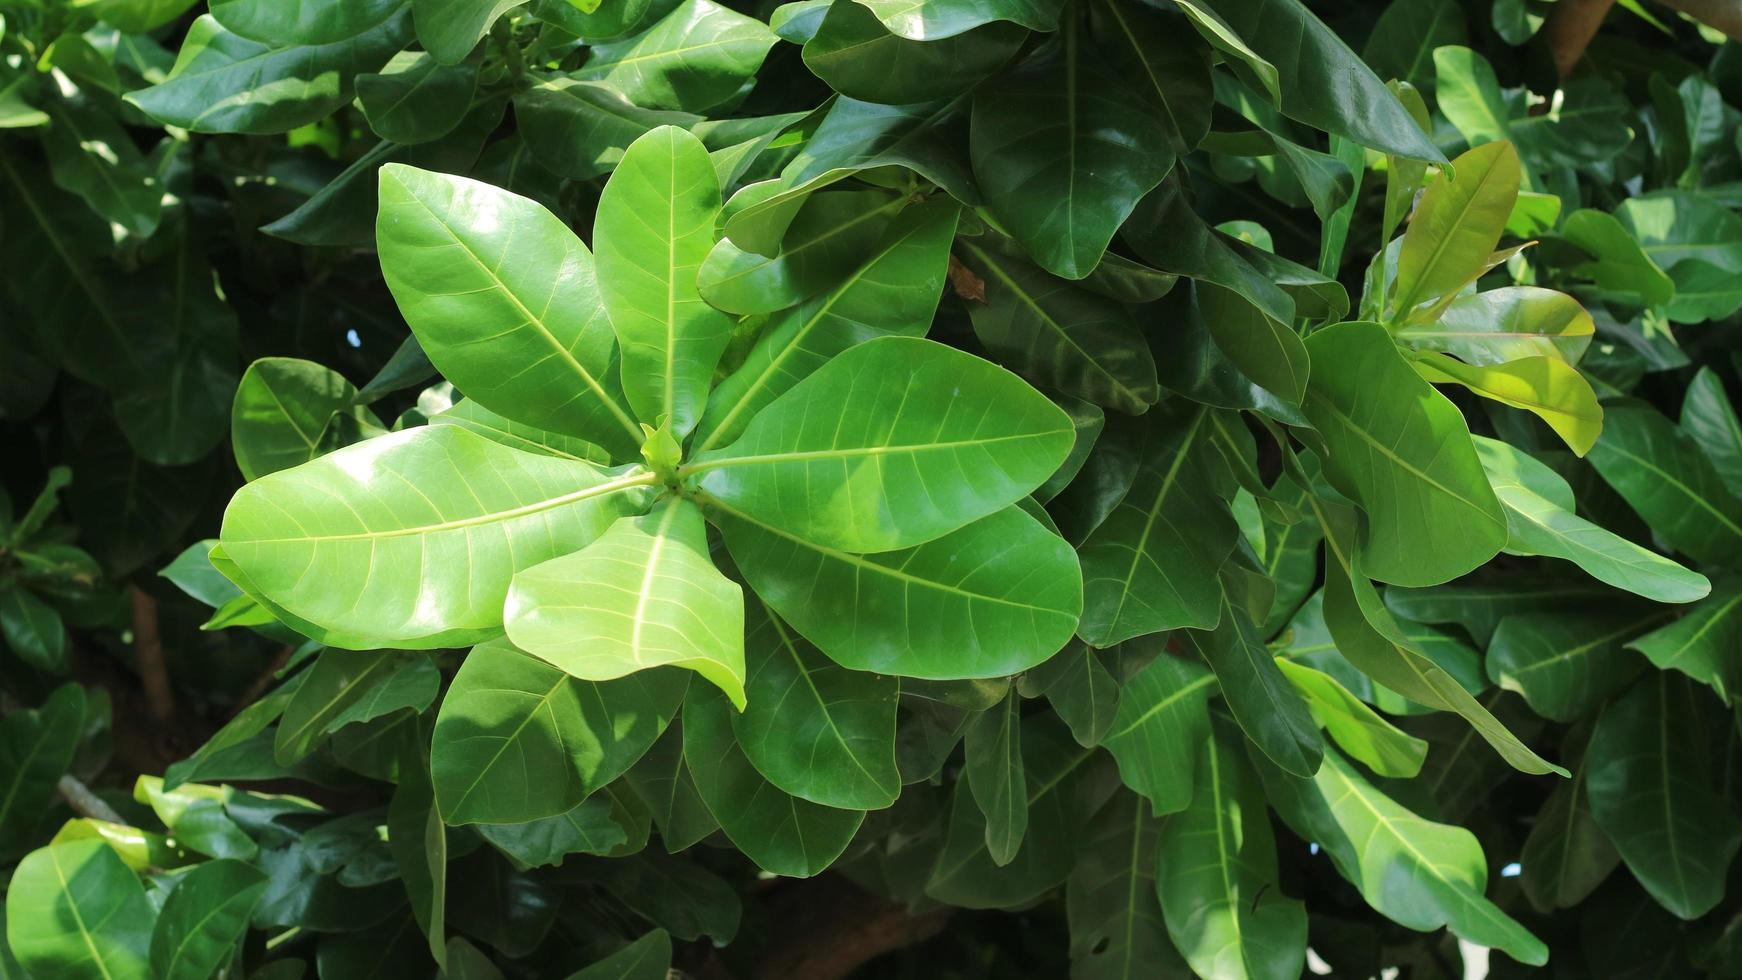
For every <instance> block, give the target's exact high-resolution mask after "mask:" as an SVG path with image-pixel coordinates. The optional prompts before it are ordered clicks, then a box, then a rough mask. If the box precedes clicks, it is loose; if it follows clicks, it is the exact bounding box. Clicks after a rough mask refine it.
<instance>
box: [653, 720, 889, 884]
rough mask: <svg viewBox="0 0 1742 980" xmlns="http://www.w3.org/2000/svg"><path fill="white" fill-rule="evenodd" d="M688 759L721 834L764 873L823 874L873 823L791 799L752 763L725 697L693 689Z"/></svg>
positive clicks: (858, 814)
mask: <svg viewBox="0 0 1742 980" xmlns="http://www.w3.org/2000/svg"><path fill="white" fill-rule="evenodd" d="M683 715H684V717H683V735H684V740H683V752H684V761H685V763H686V764H687V765H688V767H689V771H690V775H691V776H692V777H693V778H694V779H695V786H696V791H697V793H698V794H700V796H701V798H702V801H703V802H704V803H705V804H707V807H708V810H709V812H711V813H712V814H713V815H714V819H715V820H718V821H719V822H720V829H721V830H723V831H725V833H726V836H727V837H728V838H729V839H730V840H731V841H732V843H733V844H734V845H736V846H737V848H738V849H739V850H741V851H743V852H744V855H745V856H746V857H748V858H749V859H750V860H752V861H754V862H755V863H756V866H757V867H759V868H761V869H763V870H764V871H768V872H771V873H773V874H777V875H786V876H789V877H795V878H809V877H811V876H812V875H816V874H820V873H821V872H822V871H823V870H825V869H826V868H828V866H829V865H831V864H833V863H834V862H835V859H836V858H838V857H840V856H841V852H842V851H844V850H846V848H847V845H848V844H849V843H851V841H852V839H853V835H854V834H855V833H857V832H858V830H859V825H860V824H861V823H862V822H864V820H865V813H864V811H862V810H838V809H835V808H833V807H826V806H822V805H820V804H816V803H811V802H808V801H806V800H801V799H798V798H797V797H793V796H788V795H787V794H785V793H782V792H781V791H780V790H778V789H775V788H774V786H773V785H771V784H770V783H769V782H768V781H767V780H765V779H763V778H762V775H761V774H760V773H758V772H757V771H756V767H755V766H753V765H751V764H750V760H749V759H748V758H746V757H745V755H744V752H743V750H742V749H740V748H739V747H738V742H737V740H736V739H735V738H734V737H733V735H732V717H731V716H732V709H731V707H730V705H729V704H728V703H727V702H726V700H725V699H724V698H722V697H720V696H719V695H718V694H717V693H715V692H713V691H711V690H709V689H707V688H702V687H697V688H693V689H692V690H691V693H690V696H689V697H688V698H686V699H685V700H684V712H683Z"/></svg>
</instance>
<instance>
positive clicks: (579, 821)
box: [478, 784, 652, 868]
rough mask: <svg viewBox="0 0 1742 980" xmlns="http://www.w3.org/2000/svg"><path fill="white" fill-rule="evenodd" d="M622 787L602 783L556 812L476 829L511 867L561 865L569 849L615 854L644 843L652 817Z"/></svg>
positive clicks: (486, 825) (581, 852)
mask: <svg viewBox="0 0 1742 980" xmlns="http://www.w3.org/2000/svg"><path fill="white" fill-rule="evenodd" d="M639 804H640V800H639V799H637V798H636V797H635V796H634V795H633V794H632V793H631V792H630V791H629V790H628V788H627V787H621V785H620V784H619V786H612V787H607V788H606V789H605V791H604V792H600V793H594V794H593V795H592V796H589V797H587V798H586V799H584V800H582V801H581V802H580V803H578V804H576V805H575V806H573V807H571V808H570V809H568V810H565V811H564V812H562V813H559V814H557V815H556V816H554V817H543V818H540V819H538V820H530V821H527V822H526V823H487V824H479V825H478V833H479V834H481V835H482V836H483V837H484V839H485V840H487V841H489V842H490V843H491V844H492V845H494V846H495V848H496V849H497V850H499V851H501V852H502V853H504V854H506V855H508V856H509V858H510V859H512V860H513V861H514V863H515V866H516V867H527V868H537V867H544V866H546V865H559V866H560V865H561V864H562V863H563V861H564V859H565V858H567V857H568V856H569V855H570V854H598V855H603V856H617V855H619V854H622V853H633V852H634V851H639V850H641V849H642V848H643V847H645V846H646V845H647V836H648V833H649V831H650V829H651V823H652V821H651V820H650V819H649V816H650V815H649V814H648V813H647V812H646V810H645V809H643V808H642V807H641V806H640V805H639Z"/></svg>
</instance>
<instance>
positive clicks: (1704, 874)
mask: <svg viewBox="0 0 1742 980" xmlns="http://www.w3.org/2000/svg"><path fill="white" fill-rule="evenodd" d="M1696 690H1697V689H1696V688H1694V687H1693V685H1692V684H1691V683H1690V682H1689V681H1687V680H1686V679H1684V678H1678V677H1676V676H1674V675H1672V674H1669V673H1667V672H1655V671H1654V672H1650V673H1648V674H1647V675H1646V676H1645V677H1643V678H1642V679H1641V680H1640V681H1639V683H1638V684H1635V685H1634V686H1633V687H1632V689H1630V690H1629V691H1628V692H1627V693H1626V694H1623V695H1622V696H1621V697H1619V698H1617V699H1615V700H1614V701H1612V702H1610V704H1609V705H1608V707H1606V708H1604V709H1603V714H1602V716H1601V717H1599V718H1598V719H1597V727H1596V730H1595V731H1593V732H1592V733H1591V745H1590V748H1589V749H1587V750H1586V754H1585V760H1586V761H1585V764H1586V766H1588V767H1589V771H1588V775H1587V777H1586V778H1587V780H1588V782H1587V784H1586V785H1587V790H1588V792H1589V793H1590V799H1591V815H1592V816H1593V817H1595V818H1596V821H1597V826H1599V827H1601V828H1602V829H1603V832H1604V833H1605V834H1607V835H1608V837H1609V839H1610V840H1611V841H1614V843H1615V848H1616V850H1618V851H1620V852H1621V859H1622V860H1623V861H1625V862H1627V867H1628V869H1629V870H1631V871H1632V872H1633V876H1634V878H1636V879H1638V881H1639V883H1640V884H1641V885H1643V886H1644V887H1645V890H1646V891H1648V892H1650V893H1651V897H1652V898H1654V899H1656V900H1657V903H1658V904H1659V905H1662V906H1663V907H1664V908H1666V909H1668V910H1669V911H1670V912H1672V913H1674V914H1675V915H1677V916H1679V917H1680V918H1683V919H1694V918H1698V917H1699V916H1701V915H1704V914H1705V913H1707V912H1709V911H1711V909H1712V908H1713V906H1715V905H1717V904H1718V902H1719V901H1720V900H1722V899H1723V897H1724V890H1725V880H1726V878H1727V876H1728V872H1729V867H1730V862H1731V860H1732V859H1734V858H1735V856H1736V849H1737V847H1738V846H1742V821H1738V820H1737V818H1736V815H1735V814H1734V813H1733V812H1731V809H1730V805H1729V804H1728V803H1727V802H1726V801H1725V800H1724V799H1723V798H1722V797H1720V796H1719V795H1718V793H1717V791H1716V789H1715V787H1714V785H1713V782H1712V776H1711V772H1710V767H1709V765H1708V763H1707V756H1706V747H1707V744H1708V740H1707V739H1706V738H1705V737H1704V735H1703V731H1702V725H1701V724H1700V721H1699V719H1700V717H1701V714H1702V712H1703V710H1704V705H1703V704H1702V703H1701V702H1700V701H1699V700H1697V699H1696V697H1695V692H1696Z"/></svg>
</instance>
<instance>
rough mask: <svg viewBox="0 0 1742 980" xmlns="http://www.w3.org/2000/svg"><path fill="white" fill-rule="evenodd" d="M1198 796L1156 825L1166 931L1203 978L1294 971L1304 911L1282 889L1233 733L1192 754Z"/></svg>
mask: <svg viewBox="0 0 1742 980" xmlns="http://www.w3.org/2000/svg"><path fill="white" fill-rule="evenodd" d="M1198 756H1199V758H1198V762H1197V779H1196V785H1195V794H1196V798H1197V801H1198V805H1197V806H1193V807H1188V808H1187V809H1186V810H1185V811H1184V812H1183V813H1179V814H1177V815H1175V816H1174V817H1172V818H1171V819H1169V820H1168V821H1167V823H1166V824H1165V825H1163V827H1162V831H1161V844H1160V848H1159V855H1160V862H1161V863H1160V868H1161V871H1160V874H1159V876H1158V877H1157V879H1156V892H1157V894H1158V895H1159V897H1160V899H1161V909H1162V912H1163V914H1164V915H1165V916H1166V919H1167V931H1168V935H1170V936H1172V937H1173V943H1174V946H1176V947H1177V948H1178V949H1179V951H1180V952H1181V953H1183V954H1184V955H1185V958H1186V962H1188V963H1190V964H1191V966H1192V970H1193V972H1195V973H1196V974H1197V975H1198V976H1200V977H1224V978H1229V980H1249V978H1250V980H1258V978H1277V980H1282V978H1287V977H1298V976H1300V975H1301V972H1302V970H1303V969H1304V967H1305V966H1306V943H1307V928H1306V926H1307V921H1306V920H1307V917H1306V908H1305V906H1303V905H1302V904H1301V903H1300V902H1299V901H1296V900H1295V899H1291V898H1289V897H1288V896H1286V895H1284V894H1283V893H1282V891H1281V887H1280V884H1279V882H1278V881H1277V870H1276V841H1275V839H1274V838H1273V837H1272V836H1271V831H1270V814H1269V808H1268V807H1267V806H1266V805H1265V802H1264V794H1263V791H1262V790H1261V788H1260V787H1259V784H1258V778H1257V776H1256V774H1254V773H1253V772H1252V768H1251V764H1250V763H1248V762H1247V761H1246V759H1245V758H1244V757H1243V756H1244V753H1243V752H1242V751H1241V749H1240V744H1239V741H1238V736H1234V737H1230V736H1229V735H1228V734H1226V733H1224V732H1215V733H1213V734H1212V735H1211V737H1209V738H1206V739H1204V740H1203V744H1202V746H1201V748H1200V749H1199V750H1198Z"/></svg>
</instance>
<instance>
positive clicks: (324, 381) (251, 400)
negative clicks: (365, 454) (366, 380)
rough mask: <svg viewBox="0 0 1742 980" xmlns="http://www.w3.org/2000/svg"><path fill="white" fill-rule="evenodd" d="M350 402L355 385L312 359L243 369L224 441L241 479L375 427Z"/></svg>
mask: <svg viewBox="0 0 1742 980" xmlns="http://www.w3.org/2000/svg"><path fill="white" fill-rule="evenodd" d="M356 403H357V388H356V386H355V385H353V384H351V383H350V382H349V381H346V380H345V377H344V375H341V374H340V373H339V372H337V371H334V370H332V369H330V368H327V367H323V366H322V365H319V364H316V363H315V362H313V361H304V360H301V359H298V358H294V357H263V358H261V359H260V360H258V361H255V362H254V363H253V364H250V365H248V370H247V371H246V372H244V373H243V374H242V382H241V384H239V385H238V386H237V387H236V400H235V402H234V404H233V406H232V407H231V411H230V442H231V446H232V447H233V448H234V450H235V453H236V466H237V468H239V469H240V470H241V471H242V478H243V479H245V480H257V479H259V478H260V477H263V476H265V475H266V474H268V473H276V472H278V471H279V470H285V469H289V468H290V467H292V466H296V465H298V464H301V463H306V462H308V461H309V460H311V459H315V458H317V457H320V456H323V455H325V454H326V453H328V452H331V451H332V450H334V449H337V448H339V447H340V446H343V445H346V444H348V443H351V442H355V441H357V437H358V436H359V435H360V434H362V431H363V427H364V426H365V425H373V426H377V427H378V426H379V423H378V422H376V421H375V418H374V416H373V415H372V414H371V413H370V412H369V410H368V409H365V408H362V407H360V406H357V404H356ZM208 550H209V549H208ZM201 558H202V560H203V559H204V555H203V554H202V555H201Z"/></svg>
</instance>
